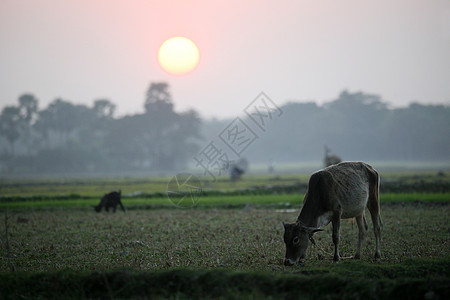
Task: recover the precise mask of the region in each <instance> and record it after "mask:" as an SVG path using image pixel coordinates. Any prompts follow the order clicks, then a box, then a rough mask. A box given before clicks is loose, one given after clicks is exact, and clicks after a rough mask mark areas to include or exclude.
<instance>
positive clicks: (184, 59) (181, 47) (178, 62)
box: [158, 36, 199, 75]
mask: <svg viewBox="0 0 450 300" xmlns="http://www.w3.org/2000/svg"><path fill="white" fill-rule="evenodd" d="M158 61H159V64H160V65H161V67H162V68H163V69H164V70H165V71H167V72H168V73H170V74H173V75H183V74H186V73H188V72H190V71H192V70H193V69H194V68H195V67H196V66H197V64H198V61H199V51H198V48H197V46H196V45H195V44H194V43H193V42H192V41H191V40H190V39H188V38H185V37H179V36H178V37H173V38H170V39H168V40H167V41H165V42H164V43H163V44H162V45H161V47H160V48H159V52H158Z"/></svg>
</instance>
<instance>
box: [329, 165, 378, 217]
mask: <svg viewBox="0 0 450 300" xmlns="http://www.w3.org/2000/svg"><path fill="white" fill-rule="evenodd" d="M372 171H373V172H375V171H374V170H373V168H372V167H371V166H370V165H368V164H366V163H363V162H343V163H339V164H337V165H332V166H330V167H327V168H325V169H323V170H322V171H321V172H326V173H327V175H328V177H329V180H331V182H330V184H329V185H328V186H329V187H330V190H329V191H328V192H329V194H328V196H329V197H330V199H333V200H334V201H332V202H333V203H336V204H338V205H340V206H341V208H342V218H353V217H355V216H358V215H360V214H361V213H362V211H363V210H364V209H365V207H366V205H367V201H368V198H369V191H370V177H371V174H372Z"/></svg>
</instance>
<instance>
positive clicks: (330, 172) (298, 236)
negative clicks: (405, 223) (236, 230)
mask: <svg viewBox="0 0 450 300" xmlns="http://www.w3.org/2000/svg"><path fill="white" fill-rule="evenodd" d="M379 186H380V177H379V175H378V172H377V171H376V170H374V169H373V168H372V167H371V166H370V165H368V164H366V163H364V162H342V163H339V164H337V165H332V166H330V167H327V168H325V169H322V170H319V171H317V172H316V173H314V174H312V175H311V178H310V179H309V183H308V190H307V192H306V195H305V199H304V200H303V208H302V210H301V211H300V215H299V216H298V218H297V221H296V222H295V223H292V224H285V223H284V222H283V225H284V242H285V244H286V255H285V258H284V265H286V266H291V265H294V264H295V263H299V264H300V265H303V264H304V263H305V261H306V250H307V248H308V244H309V242H310V241H311V242H312V243H313V244H314V239H313V235H314V233H316V232H318V231H323V229H321V228H320V227H322V226H326V225H328V224H329V223H330V222H331V224H332V227H333V233H332V238H333V243H334V257H333V259H334V261H339V259H340V255H339V227H340V222H341V219H346V218H353V217H355V218H356V222H357V224H358V229H359V239H358V245H357V250H356V254H355V257H354V258H355V259H359V258H360V257H361V247H362V244H363V241H364V238H365V235H366V231H367V229H368V226H367V222H366V217H365V215H364V213H365V208H366V207H367V208H368V209H369V212H370V215H371V217H372V223H373V226H374V233H375V241H376V243H375V259H379V258H380V257H381V250H380V240H381V226H382V223H381V216H380V202H379Z"/></svg>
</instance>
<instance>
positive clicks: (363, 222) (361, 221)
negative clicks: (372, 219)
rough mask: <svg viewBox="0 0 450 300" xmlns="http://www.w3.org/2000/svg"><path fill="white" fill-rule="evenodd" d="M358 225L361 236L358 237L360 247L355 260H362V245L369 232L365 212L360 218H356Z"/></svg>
mask: <svg viewBox="0 0 450 300" xmlns="http://www.w3.org/2000/svg"><path fill="white" fill-rule="evenodd" d="M356 223H357V224H358V231H359V235H358V246H357V248H356V254H355V259H360V258H361V248H362V245H363V242H364V238H365V237H366V231H367V222H366V217H365V216H364V211H363V213H362V214H361V215H360V216H358V217H356Z"/></svg>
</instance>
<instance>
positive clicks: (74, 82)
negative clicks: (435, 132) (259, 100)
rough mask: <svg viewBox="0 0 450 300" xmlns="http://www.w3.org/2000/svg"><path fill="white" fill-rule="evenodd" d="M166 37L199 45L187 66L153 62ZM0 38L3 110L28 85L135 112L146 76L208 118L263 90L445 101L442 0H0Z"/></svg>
mask: <svg viewBox="0 0 450 300" xmlns="http://www.w3.org/2000/svg"><path fill="white" fill-rule="evenodd" d="M243 3H244V4H243ZM172 36H186V37H188V38H190V39H192V40H193V41H194V42H195V43H196V44H197V45H198V47H199V49H200V64H199V66H198V67H197V68H196V70H195V71H194V72H192V73H190V74H189V75H186V76H181V77H174V76H171V75H169V74H167V73H165V72H164V71H163V70H162V69H161V68H160V67H159V65H158V62H157V52H158V48H159V46H160V45H161V44H162V43H163V42H164V41H165V40H166V39H167V38H169V37H172ZM0 41H1V47H0V66H1V67H0V80H1V83H2V88H1V89H0V108H1V107H3V106H5V105H11V104H15V103H16V102H17V98H18V97H19V95H21V94H23V93H25V92H29V93H33V94H34V95H35V96H36V97H37V98H38V99H39V100H40V105H41V108H43V107H45V106H47V104H48V103H49V102H51V101H53V100H54V99H55V98H57V97H62V98H63V99H66V100H69V101H72V102H75V103H84V104H87V105H91V104H92V102H93V101H94V100H95V99H99V98H107V99H110V100H111V101H113V102H114V103H116V104H117V106H118V114H119V115H123V114H129V113H136V112H142V111H143V102H144V97H145V92H146V90H147V88H148V86H149V84H150V82H152V81H155V82H158V81H167V82H169V83H170V85H171V92H172V96H173V99H174V103H175V107H176V109H177V110H179V111H181V110H186V109H189V108H194V109H196V110H197V111H199V112H200V113H201V115H202V116H206V117H210V116H219V117H232V116H236V115H241V114H242V110H243V109H244V108H245V107H246V105H247V104H248V103H249V102H251V101H252V100H253V98H254V97H255V96H256V95H258V94H259V92H261V91H264V92H265V93H266V94H267V95H269V96H270V97H271V98H272V100H273V101H275V102H276V103H278V104H282V103H285V102H286V101H291V100H298V101H307V100H317V101H319V102H320V103H323V102H327V101H330V100H332V99H334V98H336V96H337V95H338V94H339V93H340V91H342V90H343V89H349V90H350V91H364V92H368V93H376V94H379V95H381V96H382V97H383V99H385V100H386V101H388V102H390V103H391V104H393V105H394V106H403V105H407V104H408V103H409V102H411V101H419V102H422V103H446V104H450V84H449V82H450V55H449V54H448V53H450V2H449V1H445V0H440V1H435V0H422V1H417V0H396V1H391V0H379V1H360V0H340V1H335V0H323V1H321V0H309V1H299V0H296V1H294V0H292V1H261V0H260V1H208V0H198V1H186V0H184V1H181V0H179V1H149V0H146V1H144V0H142V1H137V0H132V1H125V0H123V1H122V0H120V1H119V0H117V1H112V0H64V1H58V0H33V1H27V0H0Z"/></svg>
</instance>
